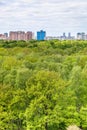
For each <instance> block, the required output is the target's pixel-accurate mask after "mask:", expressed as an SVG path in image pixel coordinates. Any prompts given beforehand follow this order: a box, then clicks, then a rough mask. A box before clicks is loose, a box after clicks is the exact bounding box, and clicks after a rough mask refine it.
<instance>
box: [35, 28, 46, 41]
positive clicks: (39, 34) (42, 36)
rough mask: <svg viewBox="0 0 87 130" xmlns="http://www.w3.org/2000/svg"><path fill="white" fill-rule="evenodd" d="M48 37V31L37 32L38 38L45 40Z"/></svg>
mask: <svg viewBox="0 0 87 130" xmlns="http://www.w3.org/2000/svg"><path fill="white" fill-rule="evenodd" d="M45 39H46V31H43V30H40V31H38V32H37V40H45Z"/></svg>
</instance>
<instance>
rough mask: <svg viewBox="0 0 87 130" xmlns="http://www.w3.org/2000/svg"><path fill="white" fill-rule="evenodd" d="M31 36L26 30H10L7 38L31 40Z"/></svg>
mask: <svg viewBox="0 0 87 130" xmlns="http://www.w3.org/2000/svg"><path fill="white" fill-rule="evenodd" d="M32 37H33V33H32V32H30V31H28V32H24V31H10V33H9V40H25V41H28V40H31V39H32Z"/></svg>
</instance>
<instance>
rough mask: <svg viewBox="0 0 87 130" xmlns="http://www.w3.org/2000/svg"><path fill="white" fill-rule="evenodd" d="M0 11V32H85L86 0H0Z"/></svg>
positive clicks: (73, 33) (55, 34)
mask: <svg viewBox="0 0 87 130" xmlns="http://www.w3.org/2000/svg"><path fill="white" fill-rule="evenodd" d="M0 11H1V14H0V33H4V32H9V31H10V30H13V31H17V30H24V31H28V30H30V31H32V32H37V30H41V29H43V30H46V32H47V35H48V36H58V35H61V34H62V33H63V32H66V33H67V34H68V32H71V33H72V35H75V34H76V33H77V32H87V31H86V29H87V25H86V23H87V1H86V0H83V1H81V0H73V1H72V0H66V1H64V0H44V1H41V0H9V1H7V0H0Z"/></svg>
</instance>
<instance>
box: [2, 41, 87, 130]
mask: <svg viewBox="0 0 87 130" xmlns="http://www.w3.org/2000/svg"><path fill="white" fill-rule="evenodd" d="M86 93H87V41H70V40H69V41H67V40H65V41H59V40H49V41H37V40H31V41H4V40H1V41H0V130H66V128H67V127H68V126H70V125H77V126H78V127H79V128H81V129H83V130H87V94H86Z"/></svg>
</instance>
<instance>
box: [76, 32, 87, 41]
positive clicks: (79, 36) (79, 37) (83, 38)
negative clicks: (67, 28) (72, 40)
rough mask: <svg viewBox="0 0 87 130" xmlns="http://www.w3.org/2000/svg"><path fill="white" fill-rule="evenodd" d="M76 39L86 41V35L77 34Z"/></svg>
mask: <svg viewBox="0 0 87 130" xmlns="http://www.w3.org/2000/svg"><path fill="white" fill-rule="evenodd" d="M77 39H78V40H86V34H85V33H84V32H82V33H77Z"/></svg>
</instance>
